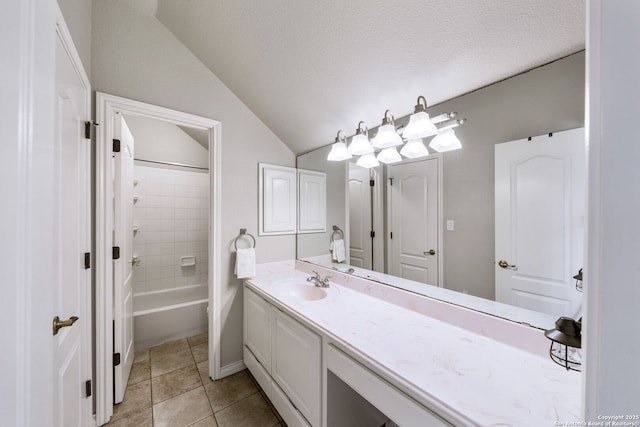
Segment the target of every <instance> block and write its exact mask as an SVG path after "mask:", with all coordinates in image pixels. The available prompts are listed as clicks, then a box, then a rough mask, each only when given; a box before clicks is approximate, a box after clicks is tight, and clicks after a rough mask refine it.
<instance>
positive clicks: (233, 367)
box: [220, 360, 247, 378]
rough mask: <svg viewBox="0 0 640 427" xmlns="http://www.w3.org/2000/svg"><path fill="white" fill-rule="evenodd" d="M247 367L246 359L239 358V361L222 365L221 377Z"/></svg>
mask: <svg viewBox="0 0 640 427" xmlns="http://www.w3.org/2000/svg"><path fill="white" fill-rule="evenodd" d="M246 368H247V367H246V366H245V365H244V361H242V360H238V361H237V362H233V363H229V364H228V365H225V366H221V367H220V378H224V377H228V376H229V375H233V374H235V373H237V372H240V371H243V370H245V369H246Z"/></svg>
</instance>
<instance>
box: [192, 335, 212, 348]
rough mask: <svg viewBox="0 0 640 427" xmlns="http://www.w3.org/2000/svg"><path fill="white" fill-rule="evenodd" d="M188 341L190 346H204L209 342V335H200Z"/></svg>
mask: <svg viewBox="0 0 640 427" xmlns="http://www.w3.org/2000/svg"><path fill="white" fill-rule="evenodd" d="M187 341H189V345H190V346H192V347H193V346H194V345H198V344H203V343H206V342H209V333H208V332H205V333H202V334H199V335H194V336H192V337H189V338H187Z"/></svg>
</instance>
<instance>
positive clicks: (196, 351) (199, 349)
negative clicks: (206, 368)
mask: <svg viewBox="0 0 640 427" xmlns="http://www.w3.org/2000/svg"><path fill="white" fill-rule="evenodd" d="M191 353H193V358H194V359H195V361H196V363H199V362H202V361H203V360H207V359H209V343H207V342H204V343H202V344H198V345H192V346H191Z"/></svg>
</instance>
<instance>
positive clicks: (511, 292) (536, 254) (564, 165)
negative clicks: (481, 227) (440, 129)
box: [495, 128, 585, 318]
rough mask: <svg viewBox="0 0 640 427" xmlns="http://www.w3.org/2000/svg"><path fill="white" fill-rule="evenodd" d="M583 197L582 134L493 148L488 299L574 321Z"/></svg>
mask: <svg viewBox="0 0 640 427" xmlns="http://www.w3.org/2000/svg"><path fill="white" fill-rule="evenodd" d="M584 195H585V139H584V129H582V128H581V129H574V130H570V131H565V132H558V133H554V134H553V136H552V137H548V136H547V135H544V136H539V137H535V138H533V139H532V140H531V141H528V140H519V141H513V142H507V143H504V144H497V145H496V146H495V203H496V212H495V230H496V231H495V233H496V242H495V245H496V246H495V250H496V253H495V256H496V267H495V268H496V301H500V302H505V303H508V304H513V305H516V306H519V307H523V308H528V309H531V310H535V311H541V312H545V313H549V314H553V315H555V316H562V315H564V316H571V317H574V316H578V317H579V316H580V314H579V311H580V308H581V301H582V294H581V293H580V292H578V291H577V290H576V289H575V280H574V279H572V276H574V275H575V274H576V273H577V272H578V270H579V269H580V268H582V266H583V261H582V260H583V253H582V248H583V238H584V203H585V199H584ZM500 261H503V262H502V263H501V262H500ZM500 264H502V265H503V266H502V267H501V266H500ZM576 318H577V317H576Z"/></svg>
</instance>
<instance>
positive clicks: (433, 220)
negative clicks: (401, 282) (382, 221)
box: [388, 159, 439, 286]
mask: <svg viewBox="0 0 640 427" xmlns="http://www.w3.org/2000/svg"><path fill="white" fill-rule="evenodd" d="M388 178H389V180H388V182H389V184H388V206H389V208H388V209H389V220H388V221H389V236H388V237H389V238H388V242H389V243H388V248H389V249H388V253H389V274H393V275H394V276H400V277H403V278H405V279H410V280H415V281H416V282H421V283H428V284H431V285H436V286H437V285H438V256H439V254H438V253H437V250H438V160H437V159H429V160H422V161H419V162H412V163H405V164H399V165H392V166H389V168H388Z"/></svg>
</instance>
